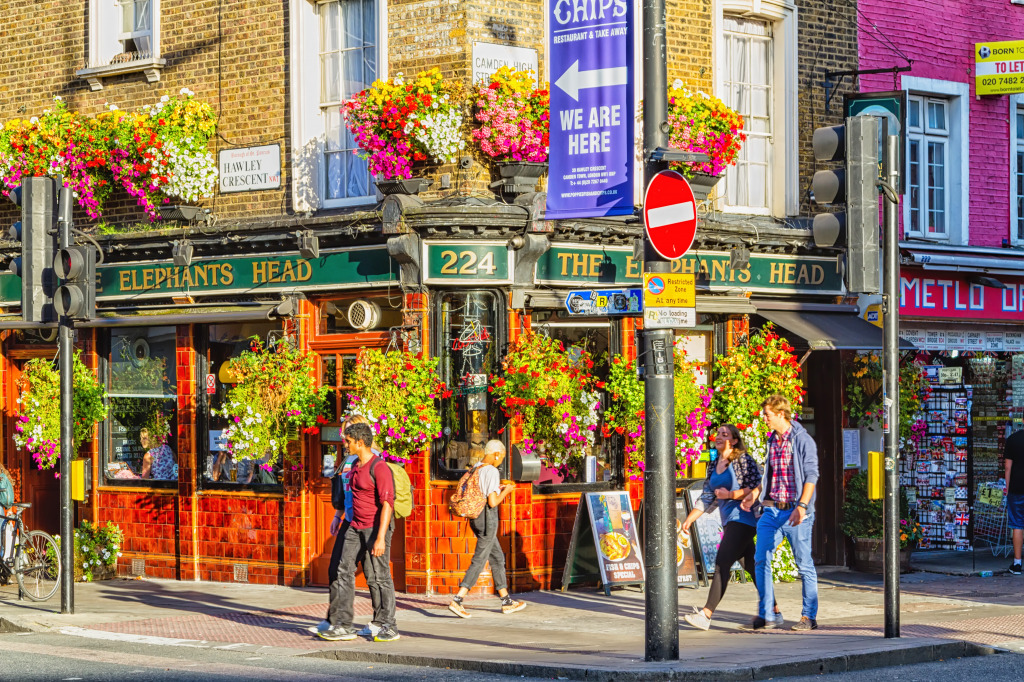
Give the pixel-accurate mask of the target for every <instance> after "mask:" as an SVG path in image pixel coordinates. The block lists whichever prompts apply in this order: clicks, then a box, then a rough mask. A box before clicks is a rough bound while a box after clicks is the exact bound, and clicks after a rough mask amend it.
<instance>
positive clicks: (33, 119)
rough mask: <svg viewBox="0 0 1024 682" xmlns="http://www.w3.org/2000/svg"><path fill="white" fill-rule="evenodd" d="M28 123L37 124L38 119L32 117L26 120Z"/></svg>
mask: <svg viewBox="0 0 1024 682" xmlns="http://www.w3.org/2000/svg"><path fill="white" fill-rule="evenodd" d="M28 122H29V123H39V117H38V116H33V117H32V118H30V119H29V120H28Z"/></svg>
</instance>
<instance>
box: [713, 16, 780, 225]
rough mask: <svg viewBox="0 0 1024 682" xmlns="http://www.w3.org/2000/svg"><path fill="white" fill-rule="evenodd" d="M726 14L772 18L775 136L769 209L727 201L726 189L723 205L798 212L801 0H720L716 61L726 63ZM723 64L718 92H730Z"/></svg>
mask: <svg viewBox="0 0 1024 682" xmlns="http://www.w3.org/2000/svg"><path fill="white" fill-rule="evenodd" d="M726 14H731V15H736V16H741V17H745V18H750V19H757V20H761V21H767V22H769V23H770V24H771V31H772V40H773V49H772V89H773V90H774V96H773V98H772V100H773V101H772V110H771V115H772V126H771V129H772V136H771V138H770V141H771V152H770V163H769V173H770V174H771V177H772V182H771V187H770V192H771V194H770V195H769V197H768V208H767V210H765V209H763V208H762V209H761V210H754V209H751V208H749V207H743V206H726V205H724V201H723V199H722V195H723V192H718V196H719V198H718V202H717V203H718V204H719V206H718V207H719V209H720V210H722V211H723V212H726V213H739V214H746V215H750V214H762V215H771V216H774V217H776V218H784V217H787V216H795V215H797V214H798V213H799V184H800V157H799V149H798V147H799V136H798V132H797V131H798V123H799V118H800V117H799V108H798V101H797V93H798V89H799V88H798V85H797V83H798V80H797V29H798V22H797V15H798V10H797V7H796V3H795V2H792V1H790V0H715V3H714V11H713V21H714V41H715V45H714V52H713V54H714V55H715V64H716V65H722V64H726V63H727V61H728V59H727V57H728V56H727V55H726V54H725V50H726V46H725V45H726V41H725V38H724V28H725V27H724V24H725V21H724V16H725V15H726ZM724 71H725V70H724V68H715V70H714V72H715V92H716V93H718V94H719V96H721V95H724V94H725V78H724V76H725V74H724Z"/></svg>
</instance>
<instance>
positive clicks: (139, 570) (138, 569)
mask: <svg viewBox="0 0 1024 682" xmlns="http://www.w3.org/2000/svg"><path fill="white" fill-rule="evenodd" d="M132 575H138V576H144V575H146V560H145V559H132Z"/></svg>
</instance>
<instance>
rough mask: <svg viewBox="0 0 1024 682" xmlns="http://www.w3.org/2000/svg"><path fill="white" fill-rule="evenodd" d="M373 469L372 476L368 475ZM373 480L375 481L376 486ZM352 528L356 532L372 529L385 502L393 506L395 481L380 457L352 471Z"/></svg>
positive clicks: (389, 468)
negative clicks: (371, 468)
mask: <svg viewBox="0 0 1024 682" xmlns="http://www.w3.org/2000/svg"><path fill="white" fill-rule="evenodd" d="M370 467H373V468H374V469H373V475H372V476H371V475H370ZM374 478H376V479H377V484H376V486H375V485H374ZM350 480H351V486H352V520H351V524H352V527H353V528H355V529H356V530H365V529H367V528H373V527H374V526H375V525H376V524H377V513H378V512H379V511H380V507H381V505H382V504H384V503H385V502H387V503H388V504H390V505H391V506H392V508H394V506H395V479H394V477H393V476H392V475H391V467H389V466H388V465H387V462H385V461H384V460H382V459H381V458H380V457H373V458H372V459H371V460H370V461H368V462H367V463H366V464H363V465H359V466H356V467H355V468H354V469H353V470H352V478H351V479H350Z"/></svg>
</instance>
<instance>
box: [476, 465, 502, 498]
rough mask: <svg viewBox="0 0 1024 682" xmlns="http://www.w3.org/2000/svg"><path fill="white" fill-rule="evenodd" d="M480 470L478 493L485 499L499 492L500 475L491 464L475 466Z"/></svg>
mask: <svg viewBox="0 0 1024 682" xmlns="http://www.w3.org/2000/svg"><path fill="white" fill-rule="evenodd" d="M477 466H478V467H482V468H481V469H480V491H481V492H482V493H483V494H484V497H487V496H488V495H490V494H491V493H497V492H501V474H499V473H498V468H497V467H495V466H493V465H491V464H484V463H482V462H481V463H480V464H477Z"/></svg>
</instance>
